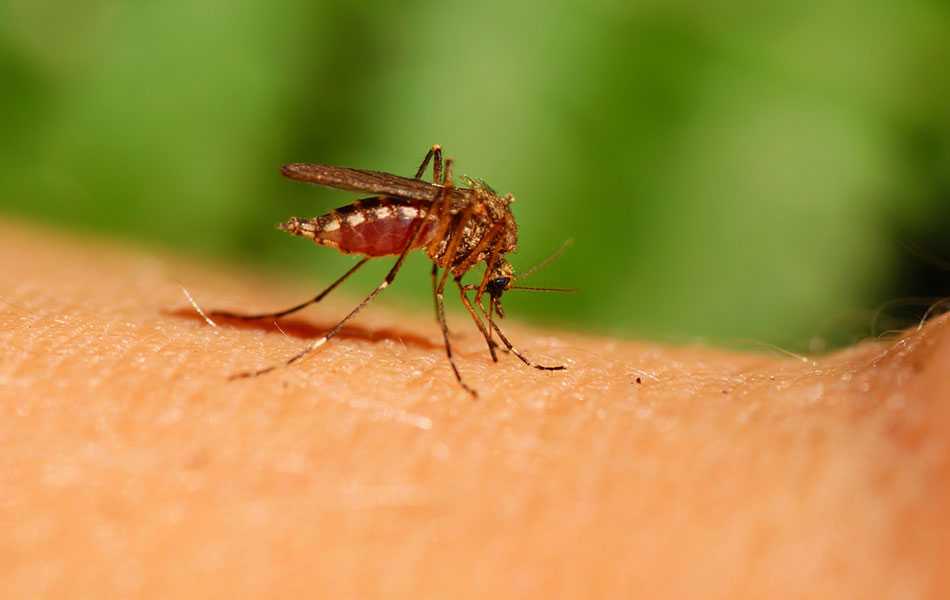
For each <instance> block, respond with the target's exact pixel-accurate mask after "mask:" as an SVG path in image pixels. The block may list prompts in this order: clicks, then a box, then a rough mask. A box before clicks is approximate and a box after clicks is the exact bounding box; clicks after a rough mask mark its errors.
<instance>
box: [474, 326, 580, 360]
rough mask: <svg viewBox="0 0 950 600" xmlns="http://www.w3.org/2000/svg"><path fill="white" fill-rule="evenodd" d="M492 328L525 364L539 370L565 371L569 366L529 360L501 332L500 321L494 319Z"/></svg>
mask: <svg viewBox="0 0 950 600" xmlns="http://www.w3.org/2000/svg"><path fill="white" fill-rule="evenodd" d="M492 328H493V329H494V330H495V333H497V334H498V337H499V338H501V341H502V343H504V344H505V346H507V347H508V349H509V350H511V352H512V354H514V355H515V356H517V357H518V358H520V359H521V362H523V363H524V364H526V365H528V366H529V367H534V368H535V369H539V370H541V371H563V370H564V369H566V368H567V367H565V366H564V365H558V366H556V367H548V366H545V365H539V364H538V363H536V362H533V361H531V360H529V359H528V357H526V356H525V355H524V354H522V353H521V351H520V350H518V349H517V348H515V347H514V346H513V345H512V343H511V342H510V341H508V338H507V337H505V334H504V333H502V332H501V329H499V328H498V323H495V322H494V321H493V322H492Z"/></svg>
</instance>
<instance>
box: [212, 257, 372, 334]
mask: <svg viewBox="0 0 950 600" xmlns="http://www.w3.org/2000/svg"><path fill="white" fill-rule="evenodd" d="M367 261H369V257H367V258H364V259H363V260H361V261H360V262H358V263H356V264H355V265H353V266H352V267H351V268H350V270H349V271H347V272H346V273H344V274H343V276H342V277H340V278H339V279H337V280H336V281H334V282H333V283H331V284H330V286H329V287H327V288H326V289H325V290H323V291H322V292H320V293H319V294H317V295H316V296H314V297H313V298H311V299H310V300H307V301H306V302H301V303H300V304H298V305H297V306H292V307H290V308H286V309H284V310H280V311H277V312H272V313H260V314H253V315H245V314H240V313H233V312H229V311H226V310H215V311H212V312H210V313H208V314H210V315H212V316H215V317H226V318H229V319H241V320H243V321H255V320H257V319H279V318H280V317H284V316H287V315H289V314H290V313H295V312H297V311H298V310H301V309H303V308H307V307H308V306H310V305H311V304H316V303H317V302H320V301H321V300H323V298H324V297H325V296H326V295H327V294H329V293H330V292H332V291H333V290H335V289H336V288H337V286H339V285H340V284H341V283H343V282H344V281H346V279H347V278H348V277H349V276H350V275H352V274H353V273H355V272H356V270H357V269H359V268H360V267H362V266H363V265H365V264H366V263H367Z"/></svg>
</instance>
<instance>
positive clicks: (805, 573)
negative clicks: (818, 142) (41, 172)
mask: <svg viewBox="0 0 950 600" xmlns="http://www.w3.org/2000/svg"><path fill="white" fill-rule="evenodd" d="M23 257H29V258H28V260H24V258H23ZM395 283H396V285H398V284H399V280H398V279H397V281H396V282H395ZM182 285H184V286H186V287H187V289H188V290H189V292H190V293H192V294H193V295H194V297H195V299H196V301H197V302H198V303H199V304H200V305H201V307H202V308H203V309H205V310H206V311H208V310H210V309H215V308H232V309H234V308H246V309H247V310H257V309H261V310H267V309H275V308H280V307H282V306H284V305H290V304H293V303H295V302H299V301H301V300H303V299H305V298H307V297H311V296H312V295H313V293H314V291H315V290H317V289H318V288H320V287H321V286H320V285H319V282H314V285H313V286H312V289H309V288H307V289H301V288H296V289H288V288H287V285H288V284H286V283H283V282H281V283H275V282H274V281H273V280H263V279H254V278H251V277H248V276H247V275H243V276H240V277H235V276H231V275H228V274H226V273H222V272H220V270H214V269H210V268H207V267H198V266H194V265H191V264H189V263H187V262H185V261H182V260H177V259H173V258H160V259H156V258H154V257H145V256H143V255H142V254H141V253H140V252H139V251H134V250H129V249H125V248H118V247H116V246H109V245H105V244H102V243H97V242H90V241H89V240H77V239H72V238H68V237H65V236H62V235H61V234H55V233H52V232H49V231H43V230H38V229H30V228H25V227H22V226H13V225H0V296H2V300H3V302H2V303H0V331H4V332H8V335H6V336H4V338H3V339H4V341H5V343H4V344H3V346H2V348H0V410H2V411H3V415H2V416H3V418H2V419H0V440H2V442H3V448H4V452H2V453H0V491H2V494H0V527H2V528H3V530H4V531H5V532H8V533H7V535H5V536H2V537H0V581H2V582H3V584H4V588H5V589H6V590H9V591H8V592H7V593H9V594H10V595H11V597H35V596H37V595H39V594H41V593H47V594H49V595H53V596H72V597H75V596H96V597H102V596H106V597H108V596H113V597H114V596H129V595H142V596H163V597H169V596H182V597H208V596H211V595H214V596H224V595H226V594H228V595H232V596H242V597H243V596H254V595H257V596H260V595H268V596H302V595H312V592H313V590H315V589H319V590H321V591H322V592H324V593H326V594H328V595H333V596H335V597H367V596H370V597H372V596H385V597H390V598H391V597H397V598H398V597H406V598H408V597H413V598H415V597H445V596H449V595H451V596H454V597H463V598H465V597H485V596H489V595H491V596H499V597H526V596H527V597H550V596H551V595H560V596H565V597H589V596H601V597H633V596H635V595H637V594H643V593H644V592H645V591H648V592H649V593H650V595H651V596H653V597H670V596H674V597H676V596H678V597H683V596H689V597H698V596H702V597H705V598H736V597H770V598H771V597H779V598H780V597H801V596H803V595H807V596H812V597H841V598H859V597H934V598H940V597H947V596H948V593H950V588H948V587H947V586H948V581H947V579H946V576H945V575H944V574H943V571H944V570H943V567H942V566H943V564H944V563H945V562H946V559H947V556H946V552H947V546H946V544H947V542H946V539H947V535H946V533H947V531H948V522H947V520H948V516H947V515H946V508H945V507H946V506H950V484H948V482H950V468H948V460H947V457H948V451H947V450H948V448H947V444H948V443H947V442H946V440H947V439H950V436H948V433H950V403H948V402H946V399H947V398H950V381H948V378H947V377H946V373H947V372H948V367H950V318H948V317H947V316H943V317H938V318H935V319H934V320H932V321H931V322H930V323H928V324H927V325H926V326H925V327H923V328H922V329H921V330H920V331H911V332H910V333H908V334H905V335H904V336H903V337H900V338H897V339H894V340H886V341H881V342H874V343H865V344H861V345H859V346H856V347H853V348H849V349H846V350H843V351H840V352H837V353H834V354H831V355H828V356H825V357H821V358H817V359H815V360H814V362H802V361H799V360H796V359H794V358H789V357H785V356H779V355H778V354H777V353H776V354H753V353H732V352H725V351H717V350H711V349H708V348H704V347H700V346H684V347H669V346H662V345H656V344H649V343H635V342H621V341H616V340H605V339H598V338H591V337H585V336H580V335H576V334H569V333H563V332H545V333H540V334H539V333H535V332H532V331H531V330H530V329H527V328H524V327H518V326H517V323H516V322H515V323H506V327H505V331H506V333H509V334H510V335H511V338H512V341H513V342H515V344H516V345H517V347H518V348H520V349H522V350H523V351H524V352H525V353H526V354H527V355H528V356H529V357H531V358H532V359H533V360H536V361H539V362H545V361H547V362H563V363H565V364H567V365H568V370H567V371H564V372H555V373H545V372H540V371H537V370H534V369H530V368H527V367H525V366H524V365H522V364H521V363H520V362H519V361H517V359H516V358H515V357H513V356H510V355H506V354H503V353H502V354H500V355H499V363H498V364H492V363H491V361H490V358H489V357H488V352H487V350H486V348H485V344H484V340H483V339H482V337H481V335H480V334H479V333H478V332H477V331H476V330H474V327H473V326H472V325H471V323H470V322H469V320H468V317H467V315H466V314H465V313H464V312H462V311H461V310H460V309H459V310H456V311H455V312H454V313H452V314H450V315H449V316H450V325H451V326H452V332H453V338H452V341H453V350H457V352H456V354H457V355H458V357H459V359H458V363H459V368H460V369H461V370H462V372H463V376H464V377H465V378H466V380H467V381H469V382H471V383H472V384H473V385H475V386H477V387H478V389H479V391H480V392H481V399H480V400H479V401H477V402H473V401H472V400H471V399H470V398H469V397H468V396H467V395H466V394H465V393H464V392H463V391H462V390H460V389H459V388H458V386H457V385H456V383H455V381H454V379H453V377H452V374H451V372H450V370H449V367H448V365H447V364H446V361H445V358H444V355H443V351H442V348H441V344H440V342H441V335H440V333H439V328H438V326H437V324H436V323H435V322H434V321H433V319H432V317H431V310H430V307H429V306H420V307H419V310H418V312H417V313H415V314H401V313H397V312H396V311H394V310H392V309H391V308H389V307H388V306H387V305H386V304H385V300H384V301H383V302H382V303H380V304H378V305H377V304H374V305H373V306H372V307H371V308H369V309H368V310H367V311H366V312H365V313H363V314H361V315H360V317H359V319H358V320H357V322H355V323H353V325H352V327H353V328H352V329H349V326H348V328H347V329H344V330H343V331H342V332H341V334H340V335H339V336H338V337H337V338H335V339H333V340H331V341H330V342H328V343H327V344H326V345H325V346H324V347H322V348H320V350H319V351H317V352H315V353H314V354H313V355H312V356H309V357H307V358H306V359H305V360H302V361H301V362H300V363H299V364H297V365H295V366H293V367H291V368H287V369H281V370H279V371H277V372H274V373H271V374H268V375H266V376H263V377H259V378H256V379H253V380H245V381H240V382H227V381H226V378H227V376H228V375H230V374H233V373H235V372H237V371H240V370H245V369H249V368H255V367H259V366H266V365H269V364H273V363H275V362H280V361H282V360H284V359H286V358H287V357H288V356H290V355H293V354H294V353H295V352H297V351H299V350H300V348H301V347H302V346H303V345H304V344H306V343H307V342H308V341H310V340H313V339H316V338H317V337H318V336H319V335H320V334H321V332H322V331H323V330H325V328H326V326H327V324H332V323H334V322H335V319H336V318H337V317H339V316H340V315H342V314H344V313H345V311H347V310H348V309H349V308H351V307H352V303H353V302H354V301H353V298H357V297H360V296H361V294H362V293H365V291H366V290H360V289H358V288H355V287H354V286H348V287H346V289H343V290H340V291H339V292H335V293H334V295H333V296H332V297H330V298H328V299H327V300H325V301H324V302H321V303H320V304H319V305H318V306H315V307H311V308H308V309H307V310H306V311H305V312H303V313H300V314H299V315H294V317H293V318H291V319H287V320H286V321H282V322H281V327H282V328H284V329H285V331H287V335H285V334H283V333H281V331H280V330H279V329H278V328H277V327H275V326H274V325H273V324H271V323H260V324H257V325H253V326H252V325H247V324H244V325H240V326H238V325H237V324H236V323H232V322H228V320H226V319H224V320H218V325H219V327H218V328H216V329H215V328H211V327H209V326H207V324H206V323H205V322H204V321H203V320H202V319H201V318H200V317H199V316H198V315H197V314H195V313H194V311H193V309H192V308H191V307H190V305H189V304H188V303H187V301H186V299H185V298H184V297H183V296H182V293H181V286H182ZM337 293H340V296H336V294H337ZM450 296H451V295H450ZM456 308H458V307H456ZM516 318H517V317H516V315H512V316H510V317H509V319H506V322H507V321H511V320H512V319H516ZM509 329H510V330H511V331H508V330H509ZM7 340H9V343H6V341H7ZM637 377H640V383H637V382H636V378H637Z"/></svg>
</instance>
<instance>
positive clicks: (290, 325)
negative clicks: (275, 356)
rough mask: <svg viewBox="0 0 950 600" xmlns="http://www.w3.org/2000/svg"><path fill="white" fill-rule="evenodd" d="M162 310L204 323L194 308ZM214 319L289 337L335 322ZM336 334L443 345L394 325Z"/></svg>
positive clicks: (312, 334) (310, 334)
mask: <svg viewBox="0 0 950 600" xmlns="http://www.w3.org/2000/svg"><path fill="white" fill-rule="evenodd" d="M162 313H163V314H165V315H167V316H171V317H178V318H181V319H189V320H191V321H199V322H201V323H204V319H203V318H202V317H201V315H199V314H198V313H196V312H195V310H194V309H193V308H178V309H175V310H163V311H162ZM214 322H215V323H217V324H218V325H221V326H223V327H234V328H236V329H255V330H257V331H268V332H271V333H276V334H278V335H283V334H287V335H289V336H291V337H295V338H300V339H314V338H318V337H320V336H321V335H323V334H324V333H326V332H327V331H329V329H330V328H331V327H333V325H334V323H328V324H325V325H323V324H313V323H309V322H307V321H304V320H302V319H280V320H279V321H278V322H277V323H275V322H274V320H273V319H261V320H257V321H245V320H243V319H235V318H233V317H222V316H219V315H215V316H214ZM277 325H280V327H279V328H278V327H277ZM336 337H337V338H342V339H350V340H362V341H364V342H373V343H378V342H381V341H384V340H391V341H394V342H400V343H403V344H405V345H407V346H413V347H416V348H422V349H424V350H436V349H441V348H442V346H441V345H440V344H434V343H432V342H431V341H429V340H428V339H427V338H424V337H422V336H420V335H415V334H413V333H406V332H405V331H399V330H397V329H392V328H388V327H387V328H385V329H367V328H365V327H360V326H359V325H346V326H344V327H343V329H341V330H340V331H339V333H337V334H336Z"/></svg>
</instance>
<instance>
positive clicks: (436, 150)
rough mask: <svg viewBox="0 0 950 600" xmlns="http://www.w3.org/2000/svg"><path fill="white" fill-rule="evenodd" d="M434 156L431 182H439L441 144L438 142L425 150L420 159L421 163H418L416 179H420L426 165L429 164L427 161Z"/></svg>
mask: <svg viewBox="0 0 950 600" xmlns="http://www.w3.org/2000/svg"><path fill="white" fill-rule="evenodd" d="M433 157H434V158H435V162H434V163H432V183H436V184H441V183H442V182H441V181H440V179H441V178H442V146H440V145H438V144H433V145H432V147H431V148H429V151H428V152H426V157H425V158H424V159H422V164H421V165H419V169H418V170H417V171H416V177H415V178H416V179H422V176H423V175H425V173H426V167H428V166H429V161H430V160H432V159H433Z"/></svg>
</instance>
